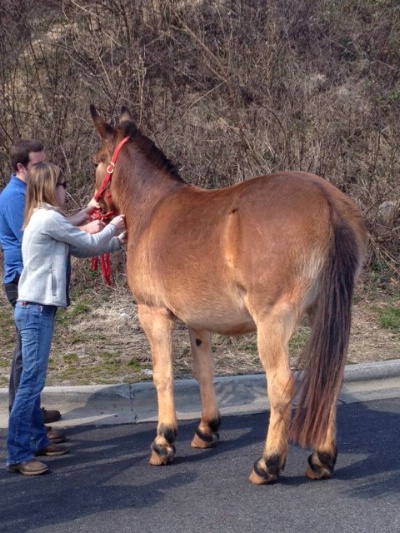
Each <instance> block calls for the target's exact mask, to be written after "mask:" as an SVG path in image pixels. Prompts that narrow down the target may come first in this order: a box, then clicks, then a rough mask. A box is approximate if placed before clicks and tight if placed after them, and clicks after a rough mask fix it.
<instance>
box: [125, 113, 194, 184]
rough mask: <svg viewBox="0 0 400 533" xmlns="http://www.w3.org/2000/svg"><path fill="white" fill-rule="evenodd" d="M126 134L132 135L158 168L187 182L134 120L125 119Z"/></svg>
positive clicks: (178, 179) (137, 144)
mask: <svg viewBox="0 0 400 533" xmlns="http://www.w3.org/2000/svg"><path fill="white" fill-rule="evenodd" d="M121 126H122V128H123V130H124V136H125V137H128V136H129V137H130V138H131V139H132V140H133V141H134V142H135V145H136V147H137V148H139V150H140V151H141V152H142V154H143V155H144V156H145V157H146V158H147V159H148V160H149V161H150V162H151V163H152V164H153V165H155V166H156V167H157V168H159V169H160V170H164V171H166V172H168V174H169V175H170V176H172V177H173V178H174V179H176V180H177V181H181V182H183V183H185V180H184V179H183V178H182V177H181V176H180V175H179V172H178V170H177V168H176V166H175V165H174V164H173V163H172V162H171V161H170V160H169V159H168V158H167V157H166V155H165V154H164V153H163V152H162V151H161V150H160V149H159V148H157V146H156V145H155V144H154V142H153V141H152V140H150V139H149V138H148V137H146V136H145V135H143V134H142V133H141V132H140V131H139V130H138V128H137V127H136V125H135V124H134V123H133V122H130V121H125V122H122V124H121Z"/></svg>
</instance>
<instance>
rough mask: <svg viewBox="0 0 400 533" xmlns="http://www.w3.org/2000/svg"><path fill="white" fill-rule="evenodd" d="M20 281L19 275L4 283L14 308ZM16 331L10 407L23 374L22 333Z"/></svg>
mask: <svg viewBox="0 0 400 533" xmlns="http://www.w3.org/2000/svg"><path fill="white" fill-rule="evenodd" d="M18 281H19V276H17V277H16V278H15V279H14V280H13V281H11V282H10V283H5V284H4V289H5V291H6V295H7V298H8V301H9V302H10V304H11V305H12V306H13V308H14V307H15V304H16V303H17V300H18ZM15 331H16V342H15V348H14V353H13V358H12V362H11V372H10V384H9V388H8V402H9V407H10V409H11V407H12V404H13V402H14V398H15V394H16V392H17V389H18V385H19V382H20V379H21V374H22V345H21V335H20V334H19V332H18V330H17V328H15Z"/></svg>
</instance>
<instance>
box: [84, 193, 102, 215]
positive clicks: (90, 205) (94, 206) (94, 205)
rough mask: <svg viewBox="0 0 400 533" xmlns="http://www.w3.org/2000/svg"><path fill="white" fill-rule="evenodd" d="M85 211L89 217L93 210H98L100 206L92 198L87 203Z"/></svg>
mask: <svg viewBox="0 0 400 533" xmlns="http://www.w3.org/2000/svg"><path fill="white" fill-rule="evenodd" d="M86 209H87V210H88V214H89V215H91V214H92V213H93V211H94V210H95V209H100V204H99V202H98V201H97V200H95V199H94V197H93V198H92V199H91V200H90V202H89V203H88V205H87V207H86Z"/></svg>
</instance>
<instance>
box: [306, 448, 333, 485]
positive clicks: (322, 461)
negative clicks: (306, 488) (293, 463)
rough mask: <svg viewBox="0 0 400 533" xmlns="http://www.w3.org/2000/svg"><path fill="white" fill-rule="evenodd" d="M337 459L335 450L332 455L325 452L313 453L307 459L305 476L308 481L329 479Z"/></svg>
mask: <svg viewBox="0 0 400 533" xmlns="http://www.w3.org/2000/svg"><path fill="white" fill-rule="evenodd" d="M336 457H337V450H336V448H335V449H334V450H333V453H332V454H329V453H327V452H316V451H315V452H313V453H312V454H311V455H310V457H309V458H308V464H309V467H308V468H307V470H306V476H307V477H308V478H309V479H314V480H318V479H330V478H331V477H332V476H333V471H334V468H335V463H336Z"/></svg>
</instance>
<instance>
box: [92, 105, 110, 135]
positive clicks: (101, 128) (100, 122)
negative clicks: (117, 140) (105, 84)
mask: <svg viewBox="0 0 400 533" xmlns="http://www.w3.org/2000/svg"><path fill="white" fill-rule="evenodd" d="M90 114H91V115H92V119H93V122H94V125H95V126H96V129H97V131H98V132H99V134H100V137H101V138H102V139H109V138H110V137H112V136H113V135H114V134H115V130H114V128H113V127H112V126H110V124H107V122H105V120H104V119H103V118H102V117H101V116H100V115H99V113H98V111H97V109H96V108H95V106H94V105H93V104H92V105H91V106H90Z"/></svg>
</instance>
